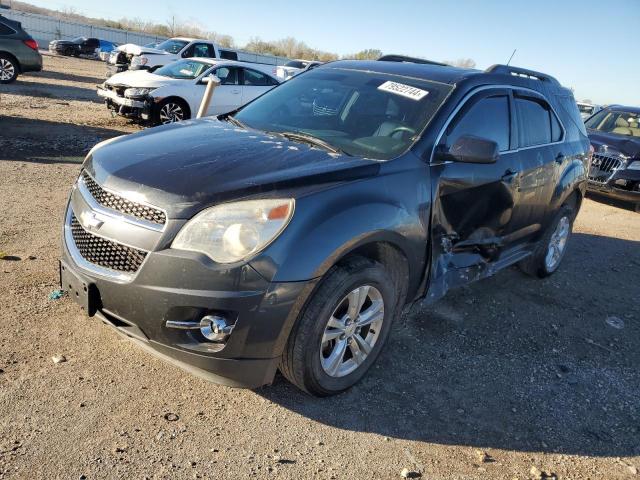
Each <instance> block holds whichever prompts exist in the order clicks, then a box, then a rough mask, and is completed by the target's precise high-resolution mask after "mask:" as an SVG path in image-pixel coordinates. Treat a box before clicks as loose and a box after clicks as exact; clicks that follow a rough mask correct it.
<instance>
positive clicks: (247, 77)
mask: <svg viewBox="0 0 640 480" xmlns="http://www.w3.org/2000/svg"><path fill="white" fill-rule="evenodd" d="M244 84H245V85H251V86H254V87H266V86H269V85H272V83H271V79H270V78H269V77H268V76H267V75H265V74H264V73H260V72H256V71H255V70H249V69H248V68H245V69H244Z"/></svg>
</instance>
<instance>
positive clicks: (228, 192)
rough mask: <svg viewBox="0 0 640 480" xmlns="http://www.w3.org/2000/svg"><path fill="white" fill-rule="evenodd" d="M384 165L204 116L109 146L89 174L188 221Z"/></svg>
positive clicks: (95, 155) (99, 151) (97, 154)
mask: <svg viewBox="0 0 640 480" xmlns="http://www.w3.org/2000/svg"><path fill="white" fill-rule="evenodd" d="M379 166H380V164H379V162H377V161H374V160H366V159H359V158H352V157H348V156H345V155H338V154H332V153H329V152H326V151H325V150H320V149H316V148H312V147H311V146H307V145H306V144H300V143H296V142H290V141H288V140H286V139H283V138H281V137H276V136H271V135H266V134H264V133H261V132H256V131H253V130H244V129H240V128H236V127H234V126H232V125H231V124H229V123H227V122H220V121H218V120H216V119H215V118H205V119H201V120H193V121H187V122H180V123H174V124H170V125H165V126H162V127H157V128H152V129H149V130H145V131H143V132H140V133H136V134H133V135H127V136H123V137H118V138H116V139H112V140H110V141H107V142H106V143H105V144H104V145H103V146H101V147H99V148H96V149H95V150H93V151H92V152H91V153H90V155H89V159H88V161H87V163H86V168H87V169H88V170H89V172H90V173H91V174H92V175H93V176H94V178H95V179H96V180H97V181H98V183H100V184H101V185H103V186H105V187H106V188H108V189H111V190H114V191H116V192H134V193H132V194H129V195H127V196H128V197H129V198H132V199H135V198H138V199H139V200H140V201H143V202H147V203H150V204H152V205H157V206H159V207H162V208H165V209H166V210H167V211H168V214H169V216H170V217H172V218H190V217H191V216H193V215H194V214H195V213H196V212H198V211H199V210H201V209H202V208H205V207H207V206H211V205H214V204H216V203H220V202H223V201H229V200H234V199H239V198H243V197H246V196H248V195H254V194H259V193H271V192H274V191H277V190H282V189H291V188H295V187H302V186H309V185H316V184H327V183H332V182H344V181H348V180H353V179H356V178H362V177H366V176H371V175H375V174H376V173H377V172H378V169H379Z"/></svg>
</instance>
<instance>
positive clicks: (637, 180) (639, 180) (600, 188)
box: [587, 169, 640, 204]
mask: <svg viewBox="0 0 640 480" xmlns="http://www.w3.org/2000/svg"><path fill="white" fill-rule="evenodd" d="M587 189H588V191H590V192H593V193H597V194H599V195H605V196H607V197H611V198H615V199H616V200H621V201H624V202H630V203H634V204H640V170H628V169H622V170H618V171H616V172H615V173H614V174H613V175H612V176H611V178H609V179H608V180H607V181H606V182H605V183H602V182H594V181H591V180H590V181H589V182H588V184H587Z"/></svg>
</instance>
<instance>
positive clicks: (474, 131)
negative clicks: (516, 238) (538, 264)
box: [432, 88, 520, 273]
mask: <svg viewBox="0 0 640 480" xmlns="http://www.w3.org/2000/svg"><path fill="white" fill-rule="evenodd" d="M512 112H513V99H512V93H511V91H510V89H506V88H504V89H503V88H483V89H481V90H480V91H478V92H477V93H475V94H474V95H472V96H470V97H468V98H467V99H466V100H463V102H462V103H461V106H459V107H458V110H457V113H455V115H454V116H453V118H452V119H451V121H450V122H449V123H448V125H447V126H446V128H445V130H444V131H443V133H442V135H441V137H440V139H439V140H438V142H437V145H436V150H437V151H438V150H445V151H448V150H449V148H450V147H451V146H452V145H453V144H454V143H455V142H456V140H458V139H459V138H460V137H462V136H465V135H466V136H473V137H480V138H483V139H487V140H491V141H494V142H496V143H497V145H498V150H499V156H498V159H497V161H496V162H495V163H487V164H476V163H462V162H457V161H446V162H441V163H440V164H438V163H434V164H433V165H432V174H433V175H432V178H433V179H434V180H435V185H434V222H433V232H432V233H433V239H434V243H433V246H434V248H435V249H437V250H439V252H437V253H438V254H436V255H434V258H439V257H440V255H439V254H444V257H443V258H444V259H448V260H445V261H451V262H453V263H452V264H451V265H449V266H448V267H445V269H444V270H447V269H449V268H451V267H453V268H458V267H459V268H464V267H467V266H470V265H474V264H478V263H481V262H482V261H483V260H487V259H488V260H495V259H497V258H498V257H499V254H500V252H501V250H502V249H503V248H505V247H506V246H507V245H508V244H509V242H510V234H512V233H513V232H512V229H513V226H514V225H516V224H518V223H519V222H514V218H513V217H514V212H516V211H517V201H518V200H517V199H518V196H517V191H518V183H519V181H520V172H519V171H518V164H519V163H518V157H517V155H518V152H517V151H516V150H515V149H514V146H515V141H516V139H515V135H514V133H515V128H514V116H513V114H512ZM434 253H435V252H434ZM447 254H449V255H447ZM442 271H443V270H441V273H442Z"/></svg>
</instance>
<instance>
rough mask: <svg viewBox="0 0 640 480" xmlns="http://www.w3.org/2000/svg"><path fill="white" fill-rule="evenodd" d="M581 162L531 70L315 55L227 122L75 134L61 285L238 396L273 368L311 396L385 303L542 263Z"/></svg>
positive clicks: (366, 357) (578, 197) (353, 364)
mask: <svg viewBox="0 0 640 480" xmlns="http://www.w3.org/2000/svg"><path fill="white" fill-rule="evenodd" d="M214 95H215V93H214ZM590 158H591V150H590V145H589V140H588V138H587V134H586V130H585V127H584V125H583V123H582V121H581V119H580V113H579V111H578V108H577V106H576V102H575V100H574V98H573V96H572V94H571V92H570V91H569V90H568V89H566V88H564V87H562V86H561V85H560V84H559V83H558V81H557V80H556V79H555V78H553V77H551V76H549V75H546V74H543V73H540V72H534V71H531V70H525V69H521V68H515V67H508V66H504V65H496V66H493V67H491V68H489V69H488V70H486V71H479V70H469V69H459V68H453V67H449V66H444V65H441V64H436V63H435V62H433V63H432V62H428V61H424V60H417V59H411V58H406V57H399V56H394V57H390V58H388V59H385V60H381V61H338V62H332V63H328V64H325V65H322V66H319V67H317V68H315V69H313V70H310V71H307V72H304V73H302V74H300V75H298V76H296V77H295V78H293V79H292V80H290V81H288V82H286V83H284V84H282V85H280V86H278V87H276V88H274V89H273V90H271V91H269V92H267V93H266V94H264V95H263V96H261V97H259V98H258V99H256V100H254V101H253V102H251V103H249V104H248V105H246V106H244V107H242V108H241V109H239V110H237V111H235V112H233V113H231V114H227V115H224V116H220V117H217V118H214V117H211V118H204V119H199V120H191V121H186V122H179V123H176V124H172V125H165V126H160V127H158V128H154V129H150V130H148V131H144V132H139V133H136V134H134V135H128V136H123V137H119V138H115V139H111V140H107V141H105V142H102V143H101V144H98V145H96V146H95V147H94V148H93V149H92V151H91V152H90V153H89V154H88V156H87V158H86V160H85V162H84V164H83V168H82V171H81V173H80V175H79V178H78V180H77V182H76V184H75V185H74V187H73V189H72V192H71V195H70V198H69V203H68V207H67V209H66V214H65V220H64V228H63V253H62V259H61V263H60V277H61V282H62V286H63V288H64V289H65V290H67V291H68V292H69V295H70V296H71V297H72V298H74V299H75V300H76V301H77V302H78V303H79V304H80V305H81V306H82V307H83V308H84V309H85V310H86V312H87V313H88V315H90V316H94V315H95V316H97V317H98V318H100V319H101V320H102V321H103V322H105V323H107V324H109V325H111V326H113V327H115V328H116V329H117V330H118V331H120V332H121V333H123V334H125V335H127V336H128V337H130V338H131V339H133V340H134V341H135V342H137V343H138V344H139V345H141V346H143V347H144V348H146V349H148V350H149V351H151V352H153V353H155V354H156V355H158V356H160V357H161V358H164V359H165V360H168V361H170V362H172V363H174V364H177V365H179V366H181V367H183V368H185V369H187V370H189V371H191V372H194V373H196V374H198V375H201V376H204V377H206V378H208V379H210V380H213V381H214V382H218V383H222V384H226V385H230V386H237V387H249V388H253V387H257V386H260V385H264V384H269V383H271V382H272V380H273V378H274V375H275V373H276V370H277V369H279V370H280V371H281V372H282V374H283V375H284V376H285V377H286V378H287V379H288V380H289V381H291V382H292V383H294V384H295V385H297V386H298V387H299V388H301V389H303V390H305V391H306V392H308V393H311V394H313V395H319V396H326V395H332V394H336V393H338V392H341V391H343V390H345V389H347V388H349V387H351V386H352V385H353V384H354V383H356V382H357V381H358V380H360V379H361V378H362V377H363V375H365V373H366V372H367V371H368V370H369V368H370V367H371V365H372V364H373V363H374V362H375V360H376V358H377V357H378V355H379V354H380V351H381V349H382V348H383V346H384V344H385V341H386V340H387V337H388V336H389V332H390V331H391V328H392V323H393V321H394V319H395V318H396V317H398V315H399V314H400V312H401V310H402V308H403V307H404V306H405V305H408V304H411V303H413V302H416V301H418V300H421V301H424V302H427V303H430V302H434V301H436V300H437V299H439V298H441V297H442V296H443V295H444V294H445V293H446V292H447V291H448V290H449V289H451V288H454V287H459V286H462V285H465V284H468V283H470V282H473V281H475V280H478V279H482V278H485V277H487V276H489V275H492V274H494V273H495V272H497V271H498V270H501V269H503V268H505V267H508V266H510V265H514V264H518V265H519V266H520V268H521V269H522V270H523V271H524V272H526V273H529V274H532V275H536V276H538V277H545V276H548V275H551V274H552V273H554V272H555V271H556V270H557V269H558V266H559V265H560V262H561V261H562V258H563V256H564V254H565V252H566V249H567V245H568V242H569V240H570V237H571V229H572V225H573V221H574V218H575V217H576V214H577V212H578V210H579V208H580V204H581V202H582V198H583V196H584V193H585V189H586V187H587V178H588V173H587V172H588V170H589V162H590Z"/></svg>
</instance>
